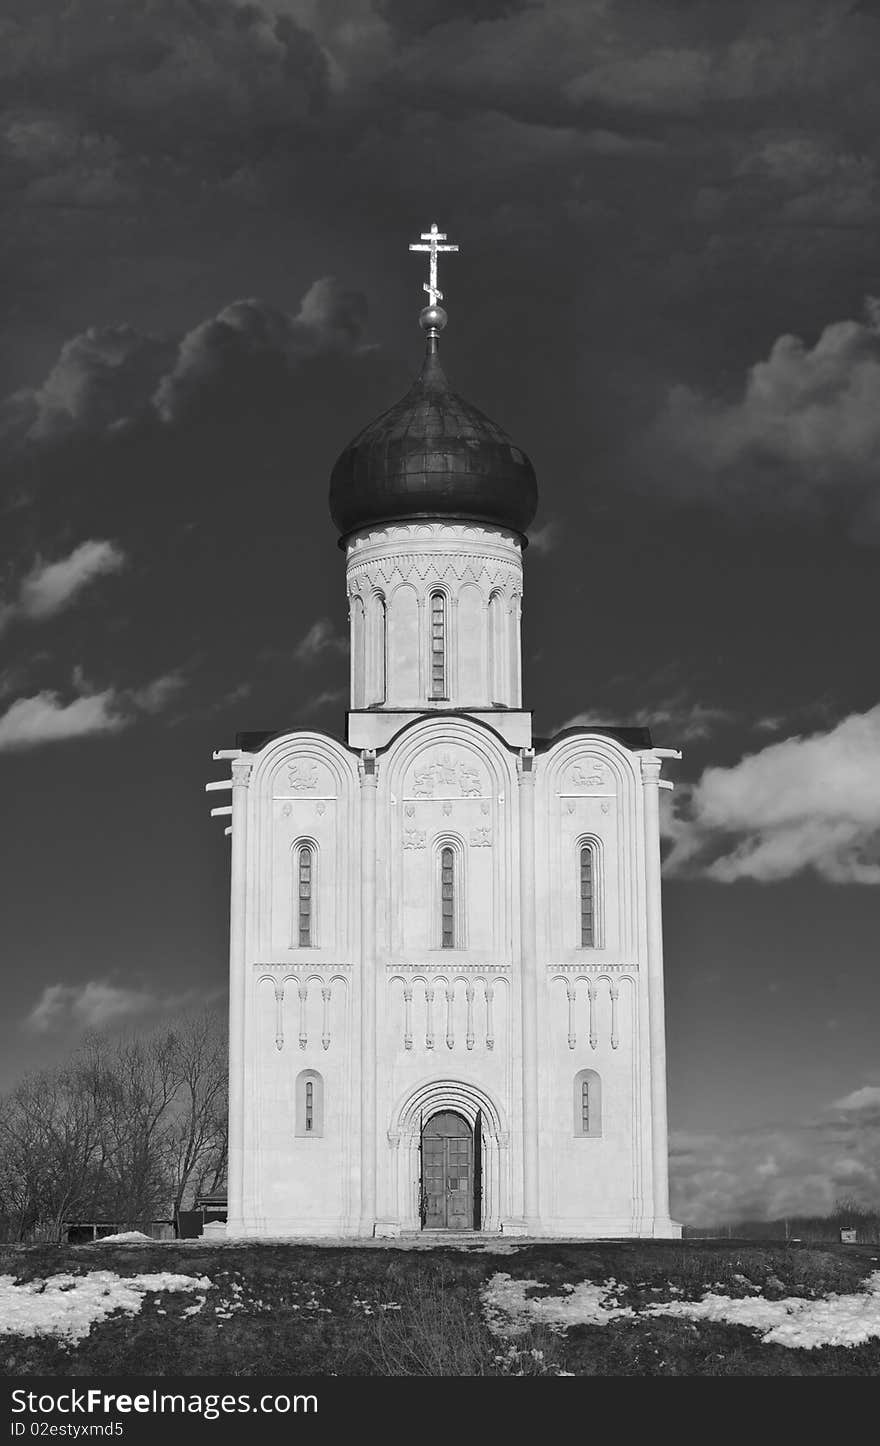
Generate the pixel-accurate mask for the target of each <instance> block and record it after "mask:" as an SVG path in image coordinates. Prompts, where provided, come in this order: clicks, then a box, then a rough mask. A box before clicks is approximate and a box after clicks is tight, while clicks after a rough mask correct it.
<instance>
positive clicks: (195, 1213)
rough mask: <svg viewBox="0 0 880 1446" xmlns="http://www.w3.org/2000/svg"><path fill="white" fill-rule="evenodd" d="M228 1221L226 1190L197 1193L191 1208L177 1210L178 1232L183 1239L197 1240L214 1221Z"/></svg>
mask: <svg viewBox="0 0 880 1446" xmlns="http://www.w3.org/2000/svg"><path fill="white" fill-rule="evenodd" d="M215 1220H216V1221H219V1222H221V1223H223V1224H225V1222H226V1191H225V1190H208V1191H206V1192H204V1193H203V1194H200V1195H196V1197H195V1200H194V1201H193V1207H192V1209H191V1210H179V1211H178V1212H177V1233H178V1236H179V1237H180V1239H181V1240H196V1239H197V1238H198V1237H199V1236H200V1235H202V1234H203V1233H204V1229H205V1226H206V1225H209V1224H210V1223H211V1222H212V1221H215Z"/></svg>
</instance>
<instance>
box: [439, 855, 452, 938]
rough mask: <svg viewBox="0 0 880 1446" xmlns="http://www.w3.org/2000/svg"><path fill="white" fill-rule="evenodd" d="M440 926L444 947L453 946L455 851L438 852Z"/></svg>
mask: <svg viewBox="0 0 880 1446" xmlns="http://www.w3.org/2000/svg"><path fill="white" fill-rule="evenodd" d="M440 928H441V942H442V945H443V948H444V949H454V948H455V853H454V851H453V850H452V849H443V850H442V852H441V854H440Z"/></svg>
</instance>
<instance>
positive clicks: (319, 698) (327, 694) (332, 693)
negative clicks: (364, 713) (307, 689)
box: [300, 688, 348, 717]
mask: <svg viewBox="0 0 880 1446" xmlns="http://www.w3.org/2000/svg"><path fill="white" fill-rule="evenodd" d="M347 697H348V689H347V688H327V689H325V691H324V692H323V693H315V694H314V695H313V696H312V697H311V698H307V699H306V701H305V703H304V704H303V705H302V707H301V709H300V711H301V713H302V714H303V716H304V717H310V716H311V714H313V713H319V712H320V710H321V709H322V708H326V707H327V705H328V704H330V703H341V702H342V700H343V698H347Z"/></svg>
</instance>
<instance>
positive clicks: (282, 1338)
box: [0, 1241, 880, 1377]
mask: <svg viewBox="0 0 880 1446" xmlns="http://www.w3.org/2000/svg"><path fill="white" fill-rule="evenodd" d="M872 1249H873V1251H874V1253H873V1254H872ZM508 1250H509V1247H508ZM508 1250H506V1251H505V1252H504V1253H499V1254H495V1253H494V1252H493V1251H492V1249H491V1243H489V1246H488V1248H487V1247H486V1246H480V1247H476V1248H465V1249H460V1250H457V1249H446V1248H437V1249H431V1250H427V1251H424V1250H418V1251H406V1250H400V1249H396V1248H394V1247H393V1246H391V1245H389V1246H388V1247H387V1248H381V1249H380V1248H376V1247H372V1248H369V1247H368V1248H364V1247H360V1246H344V1247H343V1246H336V1245H326V1246H317V1245H312V1244H303V1245H282V1244H274V1243H265V1244H241V1245H238V1244H229V1245H216V1244H215V1245H207V1244H202V1243H201V1242H199V1241H194V1242H186V1243H184V1242H180V1243H176V1244H163V1245H158V1244H146V1243H145V1244H144V1245H126V1246H121V1245H83V1246H73V1247H71V1246H63V1247H49V1246H31V1247H23V1248H22V1247H14V1246H0V1274H6V1275H13V1276H15V1277H17V1279H19V1280H21V1281H27V1280H39V1279H43V1278H45V1277H46V1276H49V1275H53V1274H56V1273H60V1272H69V1273H73V1274H83V1273H86V1272H88V1271H89V1270H96V1269H100V1270H113V1271H115V1272H117V1273H118V1274H120V1275H135V1274H141V1273H146V1272H153V1271H174V1272H177V1273H182V1274H186V1275H205V1276H208V1277H209V1278H210V1280H211V1282H212V1285H211V1288H210V1290H209V1291H208V1293H207V1297H206V1300H205V1303H204V1306H203V1308H202V1309H201V1310H200V1311H198V1312H197V1313H195V1314H189V1315H187V1314H185V1313H184V1312H186V1311H187V1310H188V1309H189V1308H190V1307H191V1306H192V1305H193V1302H194V1300H195V1297H194V1296H193V1295H191V1294H187V1293H174V1292H162V1293H160V1294H156V1295H149V1296H147V1297H146V1299H145V1302H144V1305H143V1308H142V1309H141V1311H140V1313H139V1314H137V1315H134V1316H127V1315H126V1316H117V1317H111V1318H110V1319H108V1320H106V1321H105V1322H103V1323H102V1324H98V1325H95V1326H93V1327H92V1330H91V1331H90V1333H89V1335H88V1336H87V1337H86V1338H85V1339H83V1340H82V1341H81V1342H79V1344H77V1345H65V1344H63V1343H61V1342H59V1341H58V1340H55V1339H54V1338H50V1337H38V1338H33V1339H32V1338H27V1337H23V1336H9V1335H3V1336H0V1373H2V1374H5V1375H9V1376H16V1375H20V1376H21V1375H23V1376H31V1375H45V1376H52V1375H63V1376H78V1375H92V1376H98V1377H105V1376H108V1377H112V1376H116V1375H130V1376H160V1377H161V1376H164V1375H187V1376H214V1375H230V1376H275V1375H277V1376H288V1377H289V1376H291V1375H295V1376H297V1377H304V1376H329V1375H340V1376H358V1375H361V1376H362V1375H369V1376H386V1375H387V1376H406V1375H415V1376H480V1375H488V1376H499V1375H502V1376H503V1375H556V1374H559V1373H560V1372H568V1373H571V1374H574V1375H588V1376H618V1375H621V1376H628V1375H679V1376H681V1375H686V1376H699V1375H708V1376H729V1375H737V1376H742V1375H878V1374H880V1340H874V1341H871V1342H869V1343H868V1344H866V1345H862V1346H858V1347H852V1348H843V1347H832V1346H825V1347H822V1348H820V1349H813V1350H791V1349H788V1348H786V1347H783V1346H777V1345H769V1344H764V1343H763V1342H762V1341H761V1339H760V1337H759V1335H758V1334H757V1333H756V1332H754V1331H752V1330H749V1329H747V1328H745V1327H740V1326H732V1325H723V1324H717V1323H712V1322H697V1323H695V1322H692V1321H689V1320H684V1319H679V1318H663V1317H655V1318H653V1319H643V1320H638V1321H635V1322H632V1321H627V1320H621V1321H613V1322H611V1323H609V1324H607V1325H603V1326H574V1327H571V1328H570V1329H569V1330H568V1332H567V1333H565V1334H561V1333H558V1332H555V1331H552V1330H549V1329H547V1328H546V1327H543V1326H541V1327H536V1328H534V1329H532V1330H530V1331H527V1332H526V1333H525V1334H523V1335H519V1336H517V1337H516V1338H515V1340H512V1341H504V1340H499V1339H498V1338H497V1337H496V1336H494V1335H492V1333H491V1332H490V1331H489V1330H488V1328H487V1326H486V1323H485V1320H484V1318H483V1313H482V1309H481V1302H480V1290H481V1287H482V1286H483V1285H484V1284H485V1283H486V1282H487V1281H488V1280H489V1278H490V1277H491V1276H493V1275H494V1274H495V1273H496V1272H501V1271H503V1272H505V1273H507V1274H509V1275H511V1276H513V1277H514V1278H519V1279H529V1280H537V1281H540V1282H541V1284H542V1286H543V1285H546V1286H547V1287H549V1289H550V1293H555V1294H558V1293H559V1291H560V1288H561V1287H562V1286H563V1285H565V1284H577V1283H579V1282H580V1281H583V1280H593V1281H596V1282H597V1283H598V1282H602V1281H605V1280H607V1279H609V1278H611V1277H613V1278H614V1280H615V1281H616V1282H617V1283H618V1287H619V1290H620V1292H621V1299H622V1300H623V1301H624V1302H625V1303H626V1304H627V1305H630V1306H633V1307H638V1306H640V1305H644V1304H647V1303H657V1302H658V1301H662V1300H669V1299H672V1298H673V1296H674V1294H675V1292H674V1291H673V1290H671V1289H670V1287H675V1288H676V1290H677V1292H678V1295H677V1296H676V1298H678V1299H682V1298H684V1299H694V1300H696V1299H699V1298H700V1297H701V1296H702V1295H703V1294H704V1293H705V1292H706V1291H707V1290H709V1289H712V1288H714V1289H718V1290H720V1291H721V1292H722V1293H724V1294H727V1295H731V1296H744V1295H749V1294H754V1292H755V1289H758V1290H759V1291H760V1293H761V1294H762V1295H764V1296H765V1297H766V1298H768V1299H774V1298H775V1299H779V1298H781V1297H783V1296H790V1295H795V1296H803V1297H818V1296H822V1295H827V1294H830V1293H832V1292H834V1293H840V1294H848V1293H850V1292H852V1291H855V1290H858V1288H859V1287H860V1285H861V1284H862V1283H863V1282H864V1280H865V1278H866V1277H867V1275H868V1274H869V1273H870V1272H871V1271H872V1270H876V1269H878V1261H877V1251H876V1247H869V1246H865V1247H860V1246H848V1247H841V1246H830V1247H827V1248H816V1247H813V1246H809V1245H799V1244H789V1245H784V1244H779V1243H774V1244H771V1245H767V1246H764V1247H762V1246H761V1245H756V1244H755V1243H754V1242H751V1241H750V1242H736V1241H731V1242H727V1241H725V1242H724V1243H723V1244H719V1243H718V1242H716V1241H693V1242H688V1243H686V1244H681V1243H678V1242H669V1241H656V1242H643V1241H631V1242H629V1241H628V1242H614V1243H600V1244H591V1243H584V1244H564V1243H559V1244H557V1243H553V1242H546V1243H542V1244H530V1245H525V1246H522V1247H520V1248H518V1249H516V1250H514V1251H512V1252H510V1253H508Z"/></svg>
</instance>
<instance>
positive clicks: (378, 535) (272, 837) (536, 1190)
mask: <svg viewBox="0 0 880 1446" xmlns="http://www.w3.org/2000/svg"><path fill="white" fill-rule="evenodd" d="M432 237H433V238H436V239H438V240H442V239H443V238H442V237H441V236H440V234H439V233H437V231H436V228H433V229H432V232H430V233H427V236H426V237H425V239H426V240H429V238H432ZM423 249H424V248H423ZM437 249H444V248H442V247H438V246H436V240H435V242H434V247H433V248H432V251H431V260H432V274H431V286H430V287H427V288H426V290H429V293H430V302H431V304H430V305H429V306H428V307H426V308H425V310H424V311H423V313H422V316H421V318H420V322H421V325H422V327H423V330H424V331H425V332H426V334H427V353H426V357H425V363H424V366H423V368H422V371H421V373H420V375H419V377H418V379H417V380H416V382H415V383H414V385H413V387H412V388H411V390H410V391H409V392H408V393H407V395H406V396H405V397H404V398H403V399H402V401H400V402H399V403H398V404H397V405H396V406H395V407H392V408H391V409H390V411H388V412H386V413H384V414H383V415H382V416H381V417H379V418H378V419H377V420H376V421H375V422H373V423H371V424H370V425H369V426H368V427H366V428H365V429H364V431H363V432H361V433H360V435H359V436H358V437H356V438H355V439H354V441H353V442H352V443H351V444H350V445H349V446H348V447H347V448H346V449H345V451H344V452H343V453H342V455H341V457H340V458H339V461H338V462H337V464H336V466H335V468H334V471H333V475H332V478H331V488H330V507H331V514H332V516H333V519H334V522H335V524H336V526H337V528H338V531H339V533H340V540H341V545H342V547H343V548H344V554H345V567H346V586H347V594H348V602H349V615H350V626H351V661H350V667H351V680H350V688H351V706H350V710H349V712H348V715H347V731H346V736H345V737H344V738H342V739H339V738H335V737H331V736H329V735H327V734H325V733H321V732H317V731H303V730H298V731H296V732H286V733H279V734H277V735H271V736H266V735H252V734H241V735H239V738H238V740H237V746H236V748H234V749H227V750H220V751H219V752H218V753H217V754H215V757H217V758H226V759H229V761H230V765H231V778H230V779H228V780H218V782H217V783H216V784H214V785H209V787H214V788H230V787H231V794H232V801H231V806H230V807H227V808H224V809H218V810H216V812H222V813H229V814H231V817H230V819H229V823H230V829H231V845H232V865H231V927H230V1006H229V1009H230V1013H229V1025H230V1043H229V1096H230V1117H229V1178H228V1226H227V1230H228V1233H229V1235H230V1236H275V1237H278V1236H287V1237H303V1236H315V1235H325V1236H361V1237H373V1236H377V1235H378V1236H383V1235H384V1236H396V1235H405V1234H408V1233H410V1232H418V1231H424V1230H427V1231H432V1232H433V1231H437V1232H445V1231H476V1230H480V1231H485V1232H489V1233H499V1232H503V1233H504V1234H518V1235H525V1234H527V1235H543V1236H555V1237H566V1238H572V1237H582V1238H598V1237H610V1236H672V1235H678V1234H680V1228H679V1227H678V1226H677V1225H675V1224H674V1222H672V1221H671V1220H670V1218H669V1204H668V1180H667V1127H666V1070H665V1032H664V993H663V952H662V929H661V898H660V846H659V818H658V791H659V789H660V788H661V787H663V786H664V780H662V779H661V777H660V774H661V768H662V763H663V759H664V757H668V756H679V755H677V754H675V755H673V754H672V752H671V750H662V749H656V748H653V747H652V746H651V740H650V736H649V734H648V732H647V730H645V729H639V728H633V729H605V728H596V729H590V728H574V729H566V730H565V731H564V732H563V733H562V734H560V735H558V736H557V737H555V738H551V739H537V738H534V737H533V734H532V724H531V713H530V712H528V711H527V710H525V709H524V708H523V706H522V666H521V626H520V625H521V605H522V596H523V552H524V549H525V547H526V545H527V536H528V528H529V526H530V524H531V522H532V519H533V517H534V513H535V510H536V506H537V487H536V482H535V475H534V472H533V469H532V466H531V463H530V462H529V460H528V458H527V457H526V456H525V455H524V454H523V453H522V452H521V451H520V450H519V449H518V448H517V447H516V446H515V444H513V443H512V442H511V441H510V439H509V438H508V437H507V436H506V434H505V433H504V432H502V430H501V429H500V428H499V427H497V426H496V425H495V424H494V423H493V422H491V421H490V420H489V419H488V418H487V417H485V416H484V415H483V414H482V413H481V412H479V411H478V410H477V409H476V408H475V407H473V406H471V405H470V404H469V403H468V402H466V401H464V400H463V399H462V398H461V397H459V396H457V395H456V394H455V393H454V392H453V391H452V390H451V388H450V386H449V384H448V382H447V380H446V377H445V375H444V373H443V370H442V368H441V365H440V360H439V336H440V332H441V330H442V328H443V326H444V325H445V323H446V316H445V312H444V311H443V309H442V308H441V307H440V306H439V304H438V302H439V299H440V293H439V292H438V291H437V289H436V269H435V265H436V250H437ZM665 786H667V787H669V786H671V785H669V784H666V785H665Z"/></svg>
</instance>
